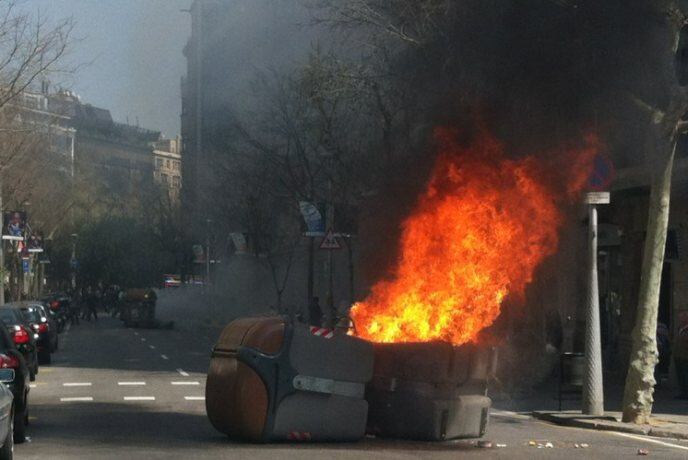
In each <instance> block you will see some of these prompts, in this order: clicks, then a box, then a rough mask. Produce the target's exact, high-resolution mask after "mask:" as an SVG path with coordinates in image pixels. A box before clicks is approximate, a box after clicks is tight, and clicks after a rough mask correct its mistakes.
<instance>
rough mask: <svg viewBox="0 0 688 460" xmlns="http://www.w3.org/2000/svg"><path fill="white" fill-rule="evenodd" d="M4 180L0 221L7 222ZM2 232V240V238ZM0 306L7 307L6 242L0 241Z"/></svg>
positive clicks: (0, 234) (0, 200) (0, 182)
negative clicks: (3, 197) (3, 201)
mask: <svg viewBox="0 0 688 460" xmlns="http://www.w3.org/2000/svg"><path fill="white" fill-rule="evenodd" d="M2 206H3V203H2V180H1V179H0V219H2V222H3V223H4V222H5V219H4V213H3V210H2ZM2 233H3V232H1V231H0V238H2ZM0 305H5V240H3V239H0Z"/></svg>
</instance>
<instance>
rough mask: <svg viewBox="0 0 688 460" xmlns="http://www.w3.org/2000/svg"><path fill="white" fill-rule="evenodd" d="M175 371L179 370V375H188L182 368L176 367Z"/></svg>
mask: <svg viewBox="0 0 688 460" xmlns="http://www.w3.org/2000/svg"><path fill="white" fill-rule="evenodd" d="M177 372H179V375H181V376H182V377H188V376H189V373H188V372H185V371H184V370H183V369H177Z"/></svg>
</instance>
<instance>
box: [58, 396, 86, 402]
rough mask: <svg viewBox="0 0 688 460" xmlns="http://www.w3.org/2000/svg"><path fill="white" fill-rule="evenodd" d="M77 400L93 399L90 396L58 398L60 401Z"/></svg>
mask: <svg viewBox="0 0 688 460" xmlns="http://www.w3.org/2000/svg"><path fill="white" fill-rule="evenodd" d="M79 401H93V397H92V396H79V397H75V398H60V402H79Z"/></svg>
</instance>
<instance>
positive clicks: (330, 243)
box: [320, 230, 342, 249]
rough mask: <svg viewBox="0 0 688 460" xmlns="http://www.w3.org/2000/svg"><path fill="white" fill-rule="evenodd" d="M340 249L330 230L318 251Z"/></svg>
mask: <svg viewBox="0 0 688 460" xmlns="http://www.w3.org/2000/svg"><path fill="white" fill-rule="evenodd" d="M341 248H342V247H341V246H340V245H339V242H338V241H337V237H336V236H334V232H333V231H332V230H328V232H327V235H325V238H323V240H322V243H320V249H341Z"/></svg>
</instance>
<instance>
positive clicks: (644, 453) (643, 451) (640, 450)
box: [638, 449, 650, 455]
mask: <svg viewBox="0 0 688 460" xmlns="http://www.w3.org/2000/svg"><path fill="white" fill-rule="evenodd" d="M649 454H650V451H649V450H647V449H638V455H649Z"/></svg>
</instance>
